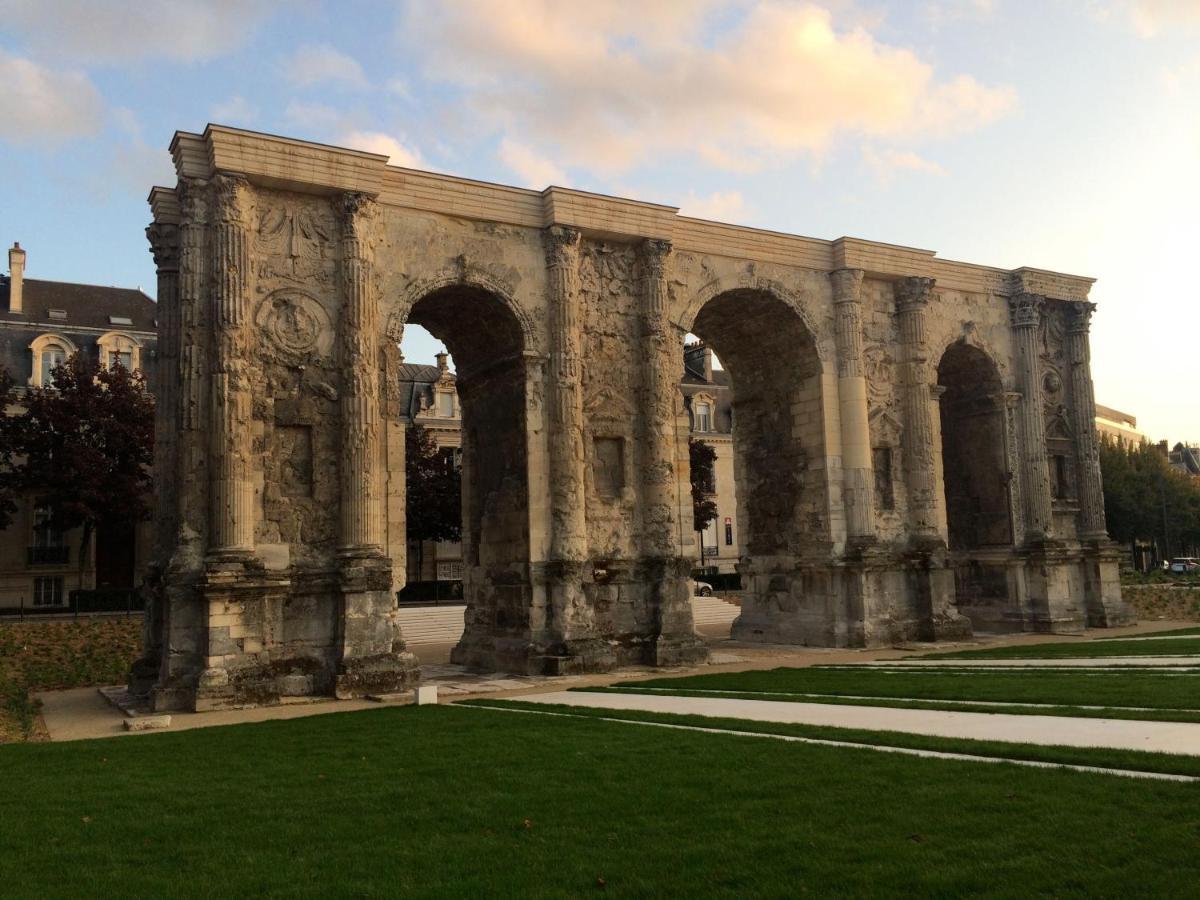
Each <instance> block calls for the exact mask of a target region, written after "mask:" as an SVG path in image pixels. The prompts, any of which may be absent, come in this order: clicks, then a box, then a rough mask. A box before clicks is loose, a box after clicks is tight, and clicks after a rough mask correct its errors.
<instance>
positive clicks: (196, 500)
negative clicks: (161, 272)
mask: <svg viewBox="0 0 1200 900" xmlns="http://www.w3.org/2000/svg"><path fill="white" fill-rule="evenodd" d="M209 200H210V197H209V186H208V182H205V181H200V180H199V179H195V178H181V179H180V181H179V201H180V206H181V210H182V212H181V224H180V227H179V347H180V349H179V399H178V403H179V411H178V417H179V435H178V438H177V456H176V463H177V465H178V469H177V478H178V486H177V490H178V494H177V500H178V504H179V513H178V515H179V518H178V523H179V524H178V531H177V533H176V535H175V551H174V553H173V554H172V558H171V566H172V567H173V568H177V569H180V570H184V571H196V570H198V569H200V568H202V566H203V558H204V552H205V547H206V544H207V536H208V519H209V512H208V504H207V503H206V502H205V501H206V499H207V497H208V494H209V486H208V467H209V460H208V454H207V452H206V450H207V447H208V444H207V440H206V435H205V430H206V426H207V421H208V419H207V415H206V412H207V406H208V396H207V394H208V391H207V387H208V383H207V377H206V376H207V375H208V351H207V348H208V345H209V340H208V338H209V330H210V327H211V324H210V317H209V315H208V311H207V300H208V290H207V288H208V272H209V270H208V220H209V206H210V203H209Z"/></svg>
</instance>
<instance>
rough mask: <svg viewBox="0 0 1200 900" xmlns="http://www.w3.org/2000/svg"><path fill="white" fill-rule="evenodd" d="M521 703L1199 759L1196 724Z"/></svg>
mask: <svg viewBox="0 0 1200 900" xmlns="http://www.w3.org/2000/svg"><path fill="white" fill-rule="evenodd" d="M518 699H520V700H521V701H522V702H524V703H539V704H547V703H553V704H562V705H564V706H577V707H588V708H591V709H623V710H641V711H643V712H656V713H675V714H679V715H694V716H717V717H721V718H727V719H746V720H749V721H752V722H784V723H794V724H800V725H828V726H833V727H835V728H861V729H869V730H872V731H904V732H908V733H909V734H925V735H931V736H935V737H947V738H969V739H972V740H980V741H1008V742H1014V743H1023V744H1046V745H1059V746H1066V747H1109V748H1112V749H1117V750H1142V751H1151V752H1160V753H1185V754H1188V755H1190V756H1200V724H1192V723H1189V722H1140V721H1133V720H1128V719H1072V718H1066V717H1060V716H1021V715H1010V714H1008V713H974V712H946V711H943V710H925V709H894V708H889V707H880V706H836V705H832V704H828V703H791V702H788V701H772V700H734V699H728V698H719V697H663V696H657V695H649V694H600V693H592V692H584V691H572V692H567V691H555V692H554V693H550V694H526V695H525V696H523V697H520V698H518Z"/></svg>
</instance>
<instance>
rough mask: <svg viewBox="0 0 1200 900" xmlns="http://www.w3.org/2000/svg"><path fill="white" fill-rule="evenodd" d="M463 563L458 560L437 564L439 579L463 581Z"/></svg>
mask: <svg viewBox="0 0 1200 900" xmlns="http://www.w3.org/2000/svg"><path fill="white" fill-rule="evenodd" d="M462 579H463V564H462V563H461V562H458V561H450V562H439V563H438V564H437V580H438V581H462Z"/></svg>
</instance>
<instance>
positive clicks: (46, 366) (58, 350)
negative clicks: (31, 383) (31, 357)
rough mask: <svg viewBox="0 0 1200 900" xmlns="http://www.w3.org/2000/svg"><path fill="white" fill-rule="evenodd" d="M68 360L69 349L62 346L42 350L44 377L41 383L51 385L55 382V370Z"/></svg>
mask: <svg viewBox="0 0 1200 900" xmlns="http://www.w3.org/2000/svg"><path fill="white" fill-rule="evenodd" d="M66 361H67V351H66V350H64V349H63V348H62V347H47V348H46V349H45V350H43V351H42V378H41V381H40V382H39V384H41V385H43V386H44V387H49V386H50V385H52V384H53V383H54V370H55V369H56V368H57V367H58V366H61V365H62V364H63V363H65V362H66Z"/></svg>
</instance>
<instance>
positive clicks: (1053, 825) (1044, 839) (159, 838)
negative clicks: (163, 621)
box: [0, 707, 1200, 897]
mask: <svg viewBox="0 0 1200 900" xmlns="http://www.w3.org/2000/svg"><path fill="white" fill-rule="evenodd" d="M0 767H2V771H3V772H4V775H5V782H4V783H5V787H4V790H3V791H0V846H3V847H4V853H3V854H0V884H3V885H4V892H5V895H6V896H11V897H25V896H35V895H36V896H39V897H44V896H80V895H86V896H155V897H172V896H185V895H186V896H272V897H274V896H322V897H327V896H339V897H341V896H383V895H387V896H392V895H397V894H413V895H417V896H454V897H475V896H503V897H527V896H562V897H566V896H572V897H573V896H579V895H586V894H591V893H595V894H599V893H602V892H603V893H608V894H612V895H616V896H667V895H672V896H684V895H696V896H711V895H723V896H730V897H733V896H738V897H741V896H748V895H756V896H761V895H770V896H797V895H802V894H805V893H808V894H813V895H817V896H828V895H854V896H897V895H905V896H941V897H946V896H962V895H966V894H977V895H989V896H1013V897H1027V896H1030V895H1053V896H1057V897H1072V896H1073V897H1094V896H1130V895H1137V896H1182V895H1185V894H1188V893H1189V892H1194V891H1195V888H1196V885H1197V884H1198V883H1200V853H1197V850H1198V849H1200V785H1196V784H1170V783H1160V782H1148V781H1135V780H1133V779H1124V778H1116V777H1110V776H1101V775H1091V774H1083V773H1077V772H1064V771H1043V770H1033V769H1024V768H1017V767H1013V766H1008V765H983V764H975V763H967V762H950V761H940V760H922V759H914V758H907V757H896V756H892V755H887V754H882V753H878V752H875V751H870V750H854V749H845V748H828V747H815V746H807V745H796V744H787V743H782V742H773V741H768V740H764V739H761V738H747V737H737V736H723V735H712V734H701V733H692V732H680V731H668V730H665V729H664V730H660V729H655V728H649V727H637V726H632V725H625V724H616V723H608V722H602V721H591V720H587V719H580V718H570V719H564V718H551V717H544V716H533V715H521V714H515V713H508V712H499V711H491V710H478V709H464V708H446V707H437V708H430V707H409V708H402V709H380V710H372V711H367V712H361V713H344V714H337V715H326V716H316V717H312V718H307V719H295V720H290V721H276V722H269V723H263V724H256V725H243V726H235V727H227V728H208V729H202V730H197V731H189V732H180V733H175V734H170V733H168V734H160V735H147V736H136V737H125V738H115V739H109V740H104V741H86V742H77V743H66V744H48V745H35V744H26V745H14V746H6V747H0Z"/></svg>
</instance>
